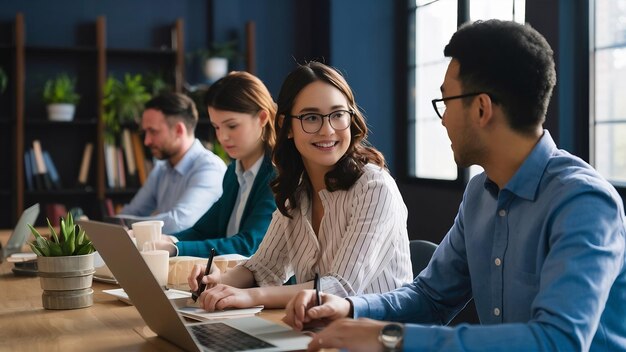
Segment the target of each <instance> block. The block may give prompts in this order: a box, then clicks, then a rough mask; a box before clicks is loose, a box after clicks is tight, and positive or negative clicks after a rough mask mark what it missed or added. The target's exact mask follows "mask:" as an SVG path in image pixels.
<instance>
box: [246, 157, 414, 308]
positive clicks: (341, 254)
mask: <svg viewBox="0 0 626 352" xmlns="http://www.w3.org/2000/svg"><path fill="white" fill-rule="evenodd" d="M320 198H321V200H322V204H323V206H324V217H323V218H322V221H321V224H320V229H319V233H318V235H317V236H316V235H315V232H314V231H313V228H312V226H311V203H310V200H309V198H308V196H307V195H306V194H302V195H301V196H300V208H299V209H298V210H295V211H293V212H292V215H293V219H289V218H287V217H285V216H283V215H282V214H281V213H280V212H279V211H275V212H274V215H273V218H272V222H271V224H270V226H269V229H268V231H267V233H266V235H265V238H264V239H263V242H262V243H261V245H260V246H259V249H258V250H257V252H256V253H255V254H254V256H252V257H251V258H250V259H249V260H248V261H246V262H245V263H244V264H243V265H245V266H246V268H248V269H249V270H250V271H252V273H253V274H254V277H255V280H256V282H257V284H258V285H259V286H272V285H273V286H275V285H282V284H283V283H284V282H285V281H287V280H288V279H289V278H290V277H291V276H292V275H295V276H296V281H297V282H298V283H302V282H307V281H310V280H312V279H313V276H314V274H315V272H319V273H320V274H321V275H322V278H321V285H322V289H323V290H324V292H328V293H333V294H336V295H339V296H342V297H346V296H352V295H358V294H363V293H379V292H387V291H391V290H393V289H395V288H398V287H400V286H402V284H404V283H406V282H410V281H411V280H412V273H411V257H410V254H409V239H408V234H407V229H406V222H407V209H406V206H405V205H404V201H403V200H402V196H401V195H400V191H399V190H398V187H397V185H396V183H395V181H394V180H393V178H392V177H391V175H389V173H388V172H387V171H386V170H384V169H381V168H380V167H378V166H375V165H371V164H370V165H367V166H366V167H365V169H364V173H363V175H362V176H361V177H360V178H359V179H358V180H357V181H356V182H355V184H354V185H353V186H352V187H351V188H350V189H349V190H346V191H335V192H328V191H327V190H322V191H320Z"/></svg>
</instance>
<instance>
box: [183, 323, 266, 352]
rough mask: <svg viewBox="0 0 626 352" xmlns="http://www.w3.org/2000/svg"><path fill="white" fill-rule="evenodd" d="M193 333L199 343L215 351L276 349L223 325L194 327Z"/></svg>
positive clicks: (192, 328) (192, 327)
mask: <svg viewBox="0 0 626 352" xmlns="http://www.w3.org/2000/svg"><path fill="white" fill-rule="evenodd" d="M190 328H191V331H192V333H193V334H194V336H195V337H196V339H198V342H199V343H200V344H201V345H202V346H203V347H206V348H209V349H211V350H214V351H225V352H226V351H241V350H251V349H257V348H268V347H276V346H274V345H272V344H269V343H267V342H265V341H263V340H259V339H257V338H256V337H254V336H252V335H249V334H246V333H245V332H243V331H241V330H237V329H235V328H233V327H231V326H229V325H226V324H223V323H214V324H203V325H192V326H190Z"/></svg>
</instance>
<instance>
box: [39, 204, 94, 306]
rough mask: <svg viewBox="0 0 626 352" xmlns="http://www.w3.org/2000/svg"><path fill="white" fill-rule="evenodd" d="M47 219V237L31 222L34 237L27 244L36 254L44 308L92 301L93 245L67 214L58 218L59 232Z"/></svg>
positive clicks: (87, 304) (86, 304)
mask: <svg viewBox="0 0 626 352" xmlns="http://www.w3.org/2000/svg"><path fill="white" fill-rule="evenodd" d="M47 221H48V229H49V230H50V237H49V238H45V237H43V236H41V234H40V233H39V232H38V231H37V230H36V229H35V228H34V227H32V226H31V225H30V224H29V225H28V227H29V228H30V231H31V232H32V233H33V236H35V239H34V240H33V241H32V242H31V243H29V245H30V248H31V249H32V250H33V252H35V254H37V270H38V275H39V277H40V283H41V288H42V289H43V294H42V295H41V301H42V303H43V307H44V308H46V309H75V308H84V307H89V306H91V305H92V304H93V289H92V288H91V283H92V280H93V273H94V271H95V269H94V251H95V249H94V247H93V244H92V243H91V241H90V240H89V238H88V237H87V234H86V233H85V230H84V229H83V228H81V227H80V225H76V224H74V218H73V217H72V214H71V213H68V214H67V216H66V218H65V219H63V218H61V221H60V222H61V224H60V231H59V233H58V234H57V232H56V231H55V230H54V227H52V225H51V224H50V220H49V219H47Z"/></svg>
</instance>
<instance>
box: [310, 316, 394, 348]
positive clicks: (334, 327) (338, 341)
mask: <svg viewBox="0 0 626 352" xmlns="http://www.w3.org/2000/svg"><path fill="white" fill-rule="evenodd" d="M387 324H388V323H387V322H384V321H378V320H372V319H356V320H355V319H339V320H336V321H334V322H332V323H331V324H330V325H328V327H326V328H325V329H324V330H322V331H321V332H320V333H319V334H316V335H315V336H313V339H312V340H311V342H310V343H309V347H308V351H318V350H319V349H321V348H337V349H339V348H341V349H346V350H349V351H376V352H379V351H383V344H382V343H381V342H380V341H378V336H379V335H380V331H381V330H382V329H383V327H384V326H385V325H387Z"/></svg>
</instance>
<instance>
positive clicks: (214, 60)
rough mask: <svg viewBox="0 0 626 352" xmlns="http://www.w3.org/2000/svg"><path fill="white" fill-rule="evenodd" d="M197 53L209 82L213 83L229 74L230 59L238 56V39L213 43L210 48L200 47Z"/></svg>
mask: <svg viewBox="0 0 626 352" xmlns="http://www.w3.org/2000/svg"><path fill="white" fill-rule="evenodd" d="M197 54H198V56H199V57H200V64H201V65H202V72H203V73H204V76H205V77H206V79H207V83H208V84H211V83H213V82H215V81H217V80H218V79H220V78H222V77H224V76H226V74H228V63H229V61H232V60H235V59H236V58H237V57H238V53H237V41H236V40H231V41H228V42H224V43H213V45H211V48H210V49H200V50H198V52H197Z"/></svg>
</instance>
